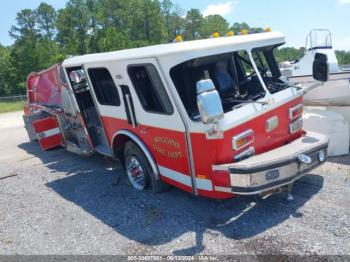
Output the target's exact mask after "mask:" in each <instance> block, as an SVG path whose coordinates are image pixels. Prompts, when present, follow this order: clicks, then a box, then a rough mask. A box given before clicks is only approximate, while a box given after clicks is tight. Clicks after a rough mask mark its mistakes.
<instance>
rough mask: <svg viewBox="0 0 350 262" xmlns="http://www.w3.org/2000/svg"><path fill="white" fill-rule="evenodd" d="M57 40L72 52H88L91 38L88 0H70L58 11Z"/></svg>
mask: <svg viewBox="0 0 350 262" xmlns="http://www.w3.org/2000/svg"><path fill="white" fill-rule="evenodd" d="M56 26H57V30H58V34H57V41H58V42H59V43H60V44H61V46H62V47H63V48H64V49H66V50H67V51H68V52H69V53H72V54H80V55H82V54H86V53H87V51H88V50H87V41H88V38H89V35H88V31H89V30H90V29H91V28H90V27H89V8H88V6H87V1H86V0H69V1H68V2H67V5H66V7H65V8H64V9H61V10H59V11H58V16H57V22H56Z"/></svg>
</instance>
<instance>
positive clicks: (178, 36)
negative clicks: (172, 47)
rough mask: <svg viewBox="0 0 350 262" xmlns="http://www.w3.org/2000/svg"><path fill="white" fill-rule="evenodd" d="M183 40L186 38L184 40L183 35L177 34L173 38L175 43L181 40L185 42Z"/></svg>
mask: <svg viewBox="0 0 350 262" xmlns="http://www.w3.org/2000/svg"><path fill="white" fill-rule="evenodd" d="M183 41H184V40H183V38H182V36H181V35H177V36H176V37H175V39H174V40H173V43H180V42H183Z"/></svg>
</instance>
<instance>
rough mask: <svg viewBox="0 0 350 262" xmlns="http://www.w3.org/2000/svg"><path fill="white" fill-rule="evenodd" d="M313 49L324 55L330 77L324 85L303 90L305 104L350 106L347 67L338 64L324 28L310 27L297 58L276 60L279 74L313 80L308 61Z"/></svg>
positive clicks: (297, 80) (300, 81) (296, 79)
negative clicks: (279, 61)
mask: <svg viewBox="0 0 350 262" xmlns="http://www.w3.org/2000/svg"><path fill="white" fill-rule="evenodd" d="M316 53H323V54H326V55H327V56H328V63H329V69H330V78H329V81H328V82H327V83H325V84H324V85H320V86H319V87H317V88H315V89H313V90H311V91H308V92H307V94H306V95H305V96H304V103H305V105H313V106H350V70H349V69H347V70H346V69H342V68H340V66H339V64H338V60H337V57H336V54H335V51H334V49H333V45H332V35H331V32H330V31H329V30H327V29H314V30H312V31H311V32H310V33H309V34H308V35H307V37H306V46H305V54H304V56H303V57H302V58H301V59H299V60H295V61H286V62H282V63H280V69H281V73H282V75H283V76H286V77H288V78H289V79H290V81H292V82H294V83H298V84H301V85H307V83H311V82H314V80H313V77H312V65H313V61H314V59H315V54H316Z"/></svg>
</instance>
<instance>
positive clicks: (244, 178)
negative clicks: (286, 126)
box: [213, 132, 328, 195]
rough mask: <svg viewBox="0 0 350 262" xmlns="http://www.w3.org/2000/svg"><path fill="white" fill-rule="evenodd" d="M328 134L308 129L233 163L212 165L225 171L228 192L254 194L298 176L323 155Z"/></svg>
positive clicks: (321, 161) (307, 170)
mask: <svg viewBox="0 0 350 262" xmlns="http://www.w3.org/2000/svg"><path fill="white" fill-rule="evenodd" d="M327 148H328V138H327V137H325V136H323V135H320V134H316V133H312V132H308V133H307V135H305V136H304V137H301V138H299V139H297V140H295V141H293V142H292V143H290V144H287V145H285V146H282V147H279V148H276V149H274V150H271V151H268V152H266V153H263V154H260V155H257V156H254V157H251V158H249V159H246V160H243V161H241V162H238V163H234V164H227V165H219V166H213V170H218V171H228V172H229V174H230V180H231V188H230V192H232V193H234V194H237V195H255V194H260V193H263V192H265V191H269V190H272V189H275V188H279V187H282V186H285V185H288V184H290V183H293V182H294V181H295V180H297V179H299V178H300V177H302V176H303V175H305V174H306V173H307V172H309V171H310V170H312V169H314V168H316V167H318V166H319V165H321V164H323V163H324V162H325V161H326V159H327Z"/></svg>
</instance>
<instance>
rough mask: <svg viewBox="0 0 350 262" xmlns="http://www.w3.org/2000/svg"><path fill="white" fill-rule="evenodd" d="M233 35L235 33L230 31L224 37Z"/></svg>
mask: <svg viewBox="0 0 350 262" xmlns="http://www.w3.org/2000/svg"><path fill="white" fill-rule="evenodd" d="M234 35H235V32H233V31H230V32H227V33H226V35H225V36H234Z"/></svg>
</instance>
